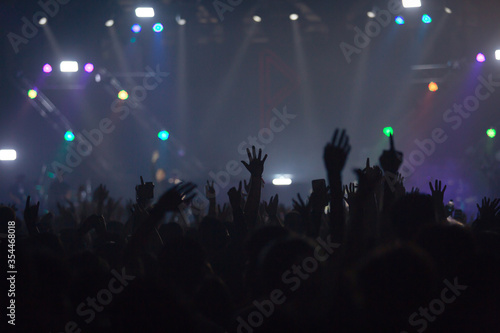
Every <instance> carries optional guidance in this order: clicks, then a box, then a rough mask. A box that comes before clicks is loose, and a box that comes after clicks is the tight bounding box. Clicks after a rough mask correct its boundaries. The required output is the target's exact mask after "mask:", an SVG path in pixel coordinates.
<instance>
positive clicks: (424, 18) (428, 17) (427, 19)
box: [422, 14, 432, 24]
mask: <svg viewBox="0 0 500 333" xmlns="http://www.w3.org/2000/svg"><path fill="white" fill-rule="evenodd" d="M422 22H424V23H425V24H429V23H431V22H432V18H431V17H430V16H429V15H427V14H424V15H422Z"/></svg>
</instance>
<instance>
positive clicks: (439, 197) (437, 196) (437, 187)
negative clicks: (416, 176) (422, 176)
mask: <svg viewBox="0 0 500 333" xmlns="http://www.w3.org/2000/svg"><path fill="white" fill-rule="evenodd" d="M429 188H430V189H431V194H432V199H433V200H434V202H435V203H440V204H443V200H444V191H446V185H445V186H444V187H443V188H442V187H441V181H440V180H437V179H436V180H435V181H434V187H432V182H429Z"/></svg>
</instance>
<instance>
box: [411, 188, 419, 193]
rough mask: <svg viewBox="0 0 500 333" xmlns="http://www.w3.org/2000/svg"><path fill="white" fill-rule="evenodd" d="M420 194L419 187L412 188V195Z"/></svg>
mask: <svg viewBox="0 0 500 333" xmlns="http://www.w3.org/2000/svg"><path fill="white" fill-rule="evenodd" d="M418 193H420V189H419V188H418V187H415V186H413V187H412V188H411V191H410V194H418Z"/></svg>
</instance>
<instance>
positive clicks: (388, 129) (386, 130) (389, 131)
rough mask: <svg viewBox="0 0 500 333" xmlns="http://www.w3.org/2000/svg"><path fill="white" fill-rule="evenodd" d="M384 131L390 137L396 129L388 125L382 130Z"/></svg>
mask: <svg viewBox="0 0 500 333" xmlns="http://www.w3.org/2000/svg"><path fill="white" fill-rule="evenodd" d="M382 132H384V134H385V135H387V136H388V137H389V136H391V135H394V130H393V129H392V127H386V128H384V129H383V130H382Z"/></svg>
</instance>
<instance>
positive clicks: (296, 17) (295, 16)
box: [290, 13, 299, 21]
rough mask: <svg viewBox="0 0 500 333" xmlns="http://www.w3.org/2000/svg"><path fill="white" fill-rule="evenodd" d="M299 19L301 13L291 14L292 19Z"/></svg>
mask: <svg viewBox="0 0 500 333" xmlns="http://www.w3.org/2000/svg"><path fill="white" fill-rule="evenodd" d="M298 19H299V15H298V14H295V13H294V14H290V20H292V21H297V20H298Z"/></svg>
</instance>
